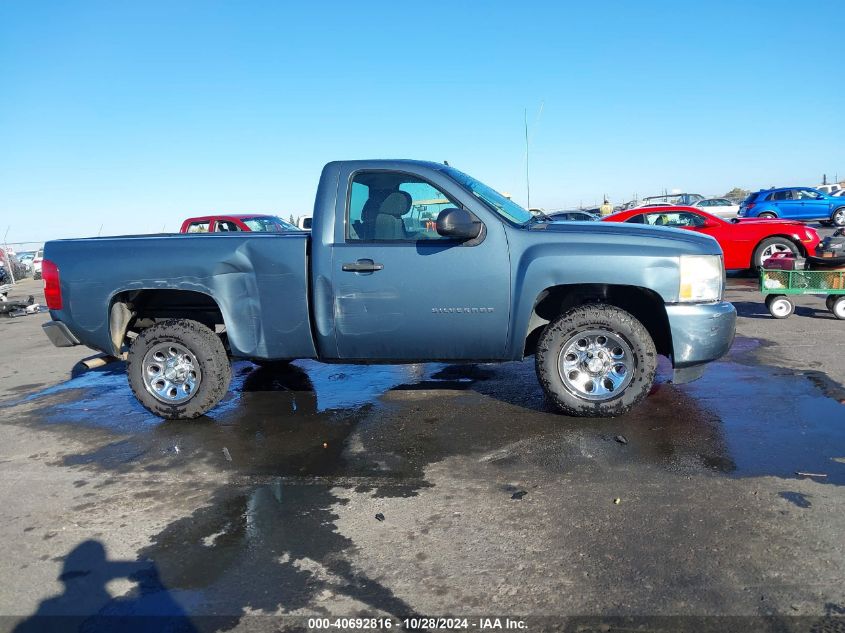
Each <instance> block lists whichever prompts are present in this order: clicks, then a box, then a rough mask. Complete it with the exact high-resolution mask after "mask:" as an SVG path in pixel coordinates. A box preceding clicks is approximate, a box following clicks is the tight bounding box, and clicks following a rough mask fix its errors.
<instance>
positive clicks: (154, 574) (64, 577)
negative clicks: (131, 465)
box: [14, 540, 197, 633]
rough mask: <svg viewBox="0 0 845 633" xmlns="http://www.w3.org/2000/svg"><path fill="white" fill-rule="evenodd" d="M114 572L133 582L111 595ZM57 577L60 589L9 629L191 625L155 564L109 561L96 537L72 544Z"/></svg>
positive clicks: (90, 630)
mask: <svg viewBox="0 0 845 633" xmlns="http://www.w3.org/2000/svg"><path fill="white" fill-rule="evenodd" d="M119 578H126V579H128V580H131V581H133V582H135V583H137V587H136V588H135V589H133V590H132V591H130V592H129V593H128V594H127V595H125V596H121V597H119V598H113V597H112V596H111V594H109V592H108V590H107V588H106V585H107V584H108V583H109V582H110V581H112V580H116V579H119ZM58 579H59V580H60V581H61V582H62V584H63V585H64V591H63V593H61V594H59V595H56V596H53V597H51V598H47V599H46V600H44V601H42V602H41V604H39V605H38V609H37V610H36V612H35V613H33V614H32V615H31V616H29V617H28V618H27V619H25V620H23V621H21V622H20V623H19V624H18V625H17V626H16V627H15V629H14V633H36V632H37V633H44V632H47V633H51V632H53V631H55V632H56V633H58V632H60V631H61V632H65V631H79V632H85V633H95V632H100V631H103V632H105V631H116V630H120V631H122V632H126V631H128V632H131V633H135V632H137V633H141V632H142V631H143V632H147V631H150V632H152V631H169V632H173V633H177V632H178V633H195V631H196V630H197V629H196V628H195V627H194V626H193V624H192V623H191V621H190V620H189V619H188V617H187V614H186V613H185V611H184V610H183V609H182V607H180V606H179V605H178V604H177V603H176V601H175V600H174V599H173V597H172V596H171V595H170V592H169V591H168V590H167V589H166V588H165V587H164V585H163V584H162V583H161V581H160V579H159V574H158V570H157V569H156V567H155V565H153V564H152V563H150V562H136V561H110V560H108V558H107V556H106V550H105V548H104V547H103V545H102V543H100V542H99V541H95V540H88V541H83V542H82V543H80V544H79V545H77V546H76V547H75V548H73V549H72V550H71V551H70V552H69V553H68V555H67V556H66V557H65V561H64V565H63V567H62V573H61V574H60V575H59V578H58Z"/></svg>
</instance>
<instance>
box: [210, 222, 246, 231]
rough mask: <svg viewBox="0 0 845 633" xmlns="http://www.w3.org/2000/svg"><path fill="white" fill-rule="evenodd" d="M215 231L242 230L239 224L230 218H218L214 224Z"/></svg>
mask: <svg viewBox="0 0 845 633" xmlns="http://www.w3.org/2000/svg"><path fill="white" fill-rule="evenodd" d="M214 230H215V231H240V229H239V228H238V225H237V224H235V223H234V222H229V221H228V220H217V222H216V223H215V225H214Z"/></svg>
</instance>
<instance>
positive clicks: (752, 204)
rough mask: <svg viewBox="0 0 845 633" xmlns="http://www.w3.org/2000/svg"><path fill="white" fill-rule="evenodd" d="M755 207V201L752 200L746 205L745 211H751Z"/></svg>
mask: <svg viewBox="0 0 845 633" xmlns="http://www.w3.org/2000/svg"><path fill="white" fill-rule="evenodd" d="M753 208H754V203H753V202H750V203H748V204H746V205H745V212H746V213H748V212H749V211H751V209H753Z"/></svg>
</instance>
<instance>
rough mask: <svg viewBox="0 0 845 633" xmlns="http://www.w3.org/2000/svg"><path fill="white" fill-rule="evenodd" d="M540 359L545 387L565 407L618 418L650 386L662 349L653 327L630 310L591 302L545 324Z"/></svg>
mask: <svg viewBox="0 0 845 633" xmlns="http://www.w3.org/2000/svg"><path fill="white" fill-rule="evenodd" d="M535 363H536V370H537V377H538V379H539V381H540V384H541V385H542V387H543V390H544V391H545V393H546V395H547V396H548V397H549V399H550V400H551V401H552V402H554V404H555V405H556V406H557V407H558V408H559V409H560V410H561V411H563V412H564V413H566V414H568V415H574V416H595V417H613V416H616V415H622V414H623V413H626V412H627V411H629V410H630V409H631V408H632V407H633V406H634V405H636V404H637V403H638V402H640V401H641V400H642V399H643V398H645V396H646V395H647V394H648V392H649V391H650V390H651V387H652V384H653V383H654V374H655V371H656V370H657V351H656V349H655V347H654V341H653V340H652V339H651V336H650V335H649V333H648V330H646V329H645V327H643V325H642V323H640V322H639V321H638V320H637V319H635V318H634V317H633V316H632V315H631V314H629V313H628V312H626V311H624V310H622V309H620V308H617V307H614V306H609V305H604V304H590V305H585V306H580V307H577V308H574V309H572V310H570V311H569V312H567V313H566V314H564V315H563V316H561V317H559V318H558V319H557V320H555V321H553V322H551V323H549V325H548V326H546V329H545V330H544V331H543V334H542V335H541V336H540V340H539V341H538V345H537V354H536V357H535Z"/></svg>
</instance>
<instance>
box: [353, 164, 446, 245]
mask: <svg viewBox="0 0 845 633" xmlns="http://www.w3.org/2000/svg"><path fill="white" fill-rule="evenodd" d="M459 206H460V205H459V204H458V203H456V202H454V201H453V200H451V199H450V198H449V197H448V196H447V195H446V194H445V193H443V192H442V191H440V190H439V189H438V188H437V187H435V186H434V185H432V184H430V183H428V182H426V181H424V180H421V179H420V178H418V177H416V176H412V175H411V174H403V173H400V172H375V171H373V172H366V171H365V172H358V173H357V174H355V177H354V178H353V180H352V185H351V188H350V192H349V201H348V209H347V222H346V240H347V241H365V242H380V241H386V242H396V241H403V242H417V241H420V240H442V239H448V238H444V237H442V236H440V235H438V233H437V230H436V228H435V223H436V221H437V216H438V214H439V213H440V212H441V211H443V210H444V209H449V208H456V207H459Z"/></svg>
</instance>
